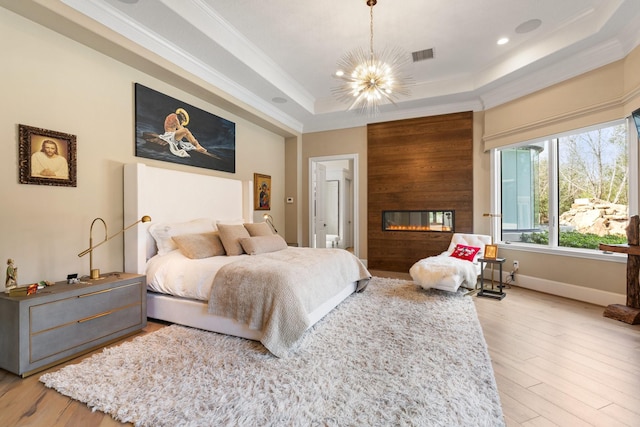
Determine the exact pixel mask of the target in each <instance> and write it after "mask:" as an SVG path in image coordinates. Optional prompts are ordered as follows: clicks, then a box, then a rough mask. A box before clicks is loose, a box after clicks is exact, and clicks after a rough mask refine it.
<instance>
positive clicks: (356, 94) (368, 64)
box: [333, 0, 410, 116]
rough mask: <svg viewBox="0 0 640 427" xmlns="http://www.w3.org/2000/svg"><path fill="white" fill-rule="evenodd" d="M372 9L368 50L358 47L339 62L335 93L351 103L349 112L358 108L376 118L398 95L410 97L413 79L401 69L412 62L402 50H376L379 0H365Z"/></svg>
mask: <svg viewBox="0 0 640 427" xmlns="http://www.w3.org/2000/svg"><path fill="white" fill-rule="evenodd" d="M366 3H367V6H369V16H370V21H369V22H370V25H369V27H370V38H369V50H368V51H367V50H366V49H363V48H358V49H356V50H353V51H351V52H349V53H347V54H346V55H344V56H343V57H342V58H341V59H340V60H339V61H338V71H336V73H335V74H334V76H335V77H337V78H339V79H340V80H342V84H341V85H340V86H338V87H336V88H335V89H334V90H333V92H334V94H335V95H336V96H337V97H338V99H339V100H340V101H344V102H345V103H346V102H348V103H350V105H349V108H348V110H354V109H359V110H360V111H361V112H363V113H368V114H369V115H371V116H375V115H376V114H377V113H378V112H379V107H380V105H382V104H386V103H392V104H394V105H395V102H394V99H396V98H397V97H398V95H405V96H406V95H409V90H408V87H407V86H408V84H409V81H410V79H409V78H408V77H403V76H402V73H401V69H402V68H403V67H404V66H406V65H407V64H408V63H409V56H408V55H407V54H405V53H404V52H403V51H402V49H399V48H393V49H384V50H383V51H381V52H379V53H376V52H374V50H373V6H375V5H376V3H377V0H366Z"/></svg>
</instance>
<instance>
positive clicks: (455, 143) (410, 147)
mask: <svg viewBox="0 0 640 427" xmlns="http://www.w3.org/2000/svg"><path fill="white" fill-rule="evenodd" d="M367 144H368V147H367V162H368V163H367V171H368V172H367V173H368V176H367V185H368V202H367V204H368V214H367V228H368V232H367V235H368V255H367V262H368V266H369V267H370V268H374V269H380V270H386V271H408V270H409V268H410V267H411V265H413V263H415V262H416V261H417V260H419V259H421V258H425V257H427V256H431V255H437V254H439V253H440V252H442V251H444V250H446V249H447V246H448V245H449V242H450V241H451V233H436V232H407V231H402V232H401V231H383V230H382V212H383V211H386V210H455V231H456V232H460V233H471V232H472V231H473V113H472V112H463V113H455V114H446V115H441V116H433V117H423V118H418V119H409V120H399V121H394V122H385V123H375V124H370V125H368V126H367Z"/></svg>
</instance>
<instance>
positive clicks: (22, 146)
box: [18, 125, 77, 187]
mask: <svg viewBox="0 0 640 427" xmlns="http://www.w3.org/2000/svg"><path fill="white" fill-rule="evenodd" d="M18 127H19V141H18V144H19V147H18V148H19V150H18V151H19V171H20V183H21V184H37V185H55V186H62V187H76V185H77V178H76V136H75V135H70V134H68V133H62V132H56V131H53V130H47V129H41V128H36V127H32V126H27V125H18Z"/></svg>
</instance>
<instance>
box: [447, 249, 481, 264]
mask: <svg viewBox="0 0 640 427" xmlns="http://www.w3.org/2000/svg"><path fill="white" fill-rule="evenodd" d="M478 252H480V248H477V247H475V246H467V245H456V247H455V248H454V249H453V252H452V253H451V256H452V257H454V258H460V259H464V260H466V261H473V258H474V257H475V256H476V254H477V253H478Z"/></svg>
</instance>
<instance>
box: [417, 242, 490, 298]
mask: <svg viewBox="0 0 640 427" xmlns="http://www.w3.org/2000/svg"><path fill="white" fill-rule="evenodd" d="M490 243H491V237H490V236H487V235H483V234H465V233H454V234H453V236H452V237H451V242H450V243H449V247H448V248H447V250H446V251H444V252H442V253H441V254H439V255H437V256H432V257H427V258H424V259H421V260H419V261H418V262H416V263H415V264H413V266H411V268H410V269H409V274H410V275H411V278H412V279H413V281H414V282H415V283H417V284H418V285H419V286H420V287H422V288H424V289H431V288H433V289H439V290H443V291H449V292H456V291H457V290H458V289H459V288H460V287H461V286H462V287H464V288H469V289H473V288H475V286H476V282H477V279H478V276H479V275H480V274H482V271H481V270H480V267H481V264H480V262H479V261H478V259H480V258H481V257H482V256H483V255H484V247H485V245H487V244H490Z"/></svg>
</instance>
